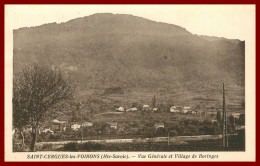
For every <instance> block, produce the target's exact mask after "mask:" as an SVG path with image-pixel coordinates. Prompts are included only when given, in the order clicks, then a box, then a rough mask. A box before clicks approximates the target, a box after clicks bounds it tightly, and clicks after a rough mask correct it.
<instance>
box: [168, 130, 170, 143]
mask: <svg viewBox="0 0 260 166" xmlns="http://www.w3.org/2000/svg"><path fill="white" fill-rule="evenodd" d="M169 145H170V129H168V147H169Z"/></svg>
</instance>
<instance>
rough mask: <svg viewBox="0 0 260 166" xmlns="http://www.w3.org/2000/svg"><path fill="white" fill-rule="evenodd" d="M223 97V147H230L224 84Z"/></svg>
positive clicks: (223, 85) (223, 86)
mask: <svg viewBox="0 0 260 166" xmlns="http://www.w3.org/2000/svg"><path fill="white" fill-rule="evenodd" d="M222 88H223V89H222V95H223V113H222V119H223V131H222V143H223V147H228V135H227V113H226V103H225V84H224V83H222Z"/></svg>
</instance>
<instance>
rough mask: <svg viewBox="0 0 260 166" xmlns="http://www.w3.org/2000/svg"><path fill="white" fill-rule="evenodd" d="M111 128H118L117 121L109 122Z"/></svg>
mask: <svg viewBox="0 0 260 166" xmlns="http://www.w3.org/2000/svg"><path fill="white" fill-rule="evenodd" d="M108 125H109V126H110V128H111V129H117V122H108Z"/></svg>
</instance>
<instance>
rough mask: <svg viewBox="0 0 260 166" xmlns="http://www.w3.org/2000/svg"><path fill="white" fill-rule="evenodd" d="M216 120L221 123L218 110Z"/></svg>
mask: <svg viewBox="0 0 260 166" xmlns="http://www.w3.org/2000/svg"><path fill="white" fill-rule="evenodd" d="M217 122H218V123H221V113H220V112H219V111H218V112H217Z"/></svg>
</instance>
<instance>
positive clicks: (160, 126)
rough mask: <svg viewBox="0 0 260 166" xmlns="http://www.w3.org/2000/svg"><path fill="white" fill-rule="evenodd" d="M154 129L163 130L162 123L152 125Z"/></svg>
mask: <svg viewBox="0 0 260 166" xmlns="http://www.w3.org/2000/svg"><path fill="white" fill-rule="evenodd" d="M154 127H155V128H156V129H159V128H164V123H154Z"/></svg>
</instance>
